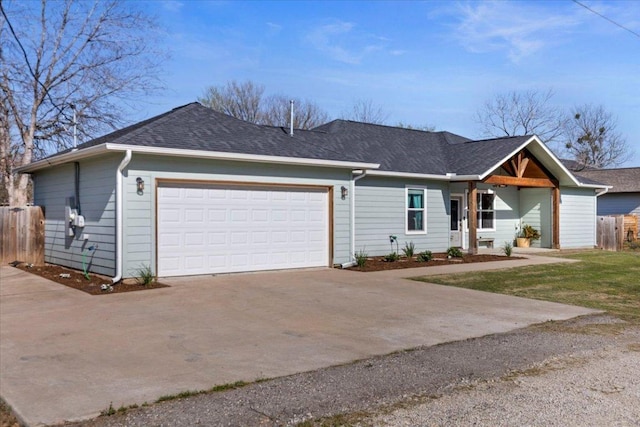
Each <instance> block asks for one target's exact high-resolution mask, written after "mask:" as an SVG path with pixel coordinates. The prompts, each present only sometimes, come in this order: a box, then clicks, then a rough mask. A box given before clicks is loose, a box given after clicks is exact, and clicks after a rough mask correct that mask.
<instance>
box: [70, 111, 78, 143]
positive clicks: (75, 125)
mask: <svg viewBox="0 0 640 427" xmlns="http://www.w3.org/2000/svg"><path fill="white" fill-rule="evenodd" d="M71 109H72V110H73V149H72V150H71V151H76V150H77V149H78V121H77V116H76V106H75V105H74V104H71Z"/></svg>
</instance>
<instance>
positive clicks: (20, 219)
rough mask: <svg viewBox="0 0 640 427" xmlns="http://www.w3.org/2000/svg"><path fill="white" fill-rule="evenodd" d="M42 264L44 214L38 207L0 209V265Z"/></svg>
mask: <svg viewBox="0 0 640 427" xmlns="http://www.w3.org/2000/svg"><path fill="white" fill-rule="evenodd" d="M12 261H22V262H26V263H30V264H36V265H42V264H44V214H43V212H42V208H40V207H39V206H28V207H25V208H10V207H0V263H1V264H6V263H9V262H12Z"/></svg>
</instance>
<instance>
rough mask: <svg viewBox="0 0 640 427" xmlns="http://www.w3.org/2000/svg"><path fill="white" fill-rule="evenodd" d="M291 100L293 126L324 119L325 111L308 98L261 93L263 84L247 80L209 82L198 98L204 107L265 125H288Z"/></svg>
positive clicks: (310, 124) (303, 126) (307, 125)
mask: <svg viewBox="0 0 640 427" xmlns="http://www.w3.org/2000/svg"><path fill="white" fill-rule="evenodd" d="M292 99H293V101H294V107H295V109H294V116H293V117H294V118H293V127H295V128H296V129H311V128H313V127H316V126H319V125H321V124H322V123H324V122H326V121H327V117H328V115H327V113H326V112H325V111H324V110H322V108H320V107H319V106H318V105H317V104H315V103H313V102H311V101H301V100H300V99H298V98H290V97H287V96H285V95H271V96H264V86H262V85H260V84H257V83H254V82H252V81H251V80H247V81H244V82H237V81H235V80H232V81H230V82H227V83H226V84H224V85H222V86H210V87H208V88H207V89H205V91H204V95H203V96H202V97H200V98H198V102H200V103H201V104H202V105H204V106H205V107H209V108H211V109H213V110H216V111H219V112H221V113H225V114H228V115H230V116H233V117H235V118H237V119H241V120H245V121H248V122H251V123H256V124H259V125H268V126H289V125H290V123H289V122H290V121H291V103H290V101H291V100H292Z"/></svg>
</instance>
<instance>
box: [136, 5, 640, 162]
mask: <svg viewBox="0 0 640 427" xmlns="http://www.w3.org/2000/svg"><path fill="white" fill-rule="evenodd" d="M583 3H584V4H586V5H588V6H589V7H591V8H593V9H595V10H597V11H598V12H600V13H602V14H604V15H606V16H607V17H609V18H610V19H612V20H614V21H616V22H618V23H620V24H622V25H624V26H625V27H627V28H629V29H631V30H633V31H635V32H637V33H640V2H638V1H606V2H604V1H603V2H594V1H588V0H584V1H583ZM144 7H145V8H146V9H148V10H149V11H150V12H151V13H154V14H156V15H157V17H158V18H159V22H160V24H161V26H162V27H163V28H164V31H166V35H165V38H164V40H165V42H166V44H167V45H166V48H167V49H168V51H169V53H170V56H171V57H170V59H169V60H168V61H167V62H166V63H165V65H164V72H163V75H162V79H163V81H164V84H165V85H166V87H167V90H166V91H165V92H164V93H163V94H162V95H160V96H156V97H153V98H150V99H148V100H147V101H148V102H143V103H142V104H140V105H139V106H138V107H139V109H138V111H137V112H136V113H135V114H134V117H132V120H141V119H143V118H146V117H149V116H152V115H155V114H158V113H161V112H164V111H167V110H169V109H171V108H173V107H176V106H179V105H183V104H186V103H189V102H192V101H195V100H196V99H197V97H198V96H200V95H202V93H203V91H204V89H205V88H206V87H207V86H211V85H222V84H224V83H226V82H227V81H229V80H233V79H235V80H239V81H243V80H252V81H254V82H257V83H260V84H262V85H264V86H265V93H266V94H284V95H287V96H292V97H298V98H302V99H309V100H312V101H314V102H316V103H317V104H319V105H320V106H321V107H322V108H324V109H325V110H326V111H327V112H328V113H329V115H330V116H331V117H332V118H337V117H339V116H340V114H341V112H343V111H345V110H346V109H348V108H349V107H350V106H352V105H353V104H354V102H355V101H356V100H371V101H372V102H373V103H375V104H377V105H380V106H381V107H382V109H383V110H384V111H385V112H387V113H388V114H389V117H388V120H387V122H388V123H389V124H397V123H398V122H403V123H406V124H413V125H432V126H435V127H436V129H438V130H448V131H450V132H454V133H458V134H461V135H464V136H467V137H472V138H475V137H480V136H481V135H480V126H479V125H478V123H477V122H476V119H475V116H476V111H477V110H478V109H479V108H480V107H481V106H482V104H483V103H484V101H486V100H488V99H491V98H492V96H493V95H495V94H496V93H499V92H506V91H511V90H532V89H533V90H541V91H546V90H548V89H552V90H553V91H554V92H555V96H554V98H553V100H554V103H555V104H556V105H557V106H558V107H562V108H566V109H569V108H571V107H572V106H574V105H579V104H584V103H593V104H602V105H604V106H605V108H607V109H608V110H609V111H610V112H612V113H613V114H614V115H615V116H616V117H617V119H618V130H619V131H621V132H622V133H623V134H624V135H625V136H626V138H627V141H628V143H629V145H630V146H631V148H632V149H633V150H634V151H635V156H634V157H633V158H632V159H631V160H630V161H629V162H627V163H626V166H640V37H637V36H635V35H633V34H631V33H630V32H628V31H625V30H624V29H621V28H619V27H617V26H615V25H613V24H612V23H610V22H607V21H606V20H604V19H602V18H601V17H599V16H597V15H595V14H593V13H591V12H589V11H588V10H586V9H584V8H583V7H580V6H579V5H578V4H576V3H574V2H572V1H570V0H562V1H522V2H515V1H513V2H508V1H497V2H451V1H446V2H439V1H429V2H401V1H394V2H382V1H380V2H365V1H358V2H346V1H339V2H338V1H335V2H328V1H325V2H302V1H286V2H268V1H262V2H259V1H251V2H240V1H216V2H207V1H188V0H182V1H152V2H147V3H144Z"/></svg>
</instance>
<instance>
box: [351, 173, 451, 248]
mask: <svg viewBox="0 0 640 427" xmlns="http://www.w3.org/2000/svg"><path fill="white" fill-rule="evenodd" d="M407 187H415V188H422V187H424V188H426V189H427V195H426V217H427V218H426V226H427V233H426V234H407V233H406V229H405V216H406V200H405V198H406V188H407ZM355 192H356V195H355V196H356V209H355V210H356V212H355V216H356V250H357V251H359V250H364V251H365V252H367V253H368V254H369V255H384V254H388V253H389V252H391V251H392V250H394V251H395V250H396V249H395V245H394V246H393V248H392V246H391V245H390V243H389V235H394V236H397V237H398V245H399V248H400V251H401V250H402V247H403V246H404V244H405V243H406V242H413V243H414V244H415V246H416V251H418V252H420V251H424V250H431V251H443V250H446V249H447V247H448V245H449V213H448V212H449V190H448V183H446V182H440V181H424V180H412V181H407V180H403V179H393V178H382V177H365V178H362V179H361V180H359V181H358V182H357V183H356V190H355Z"/></svg>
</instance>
